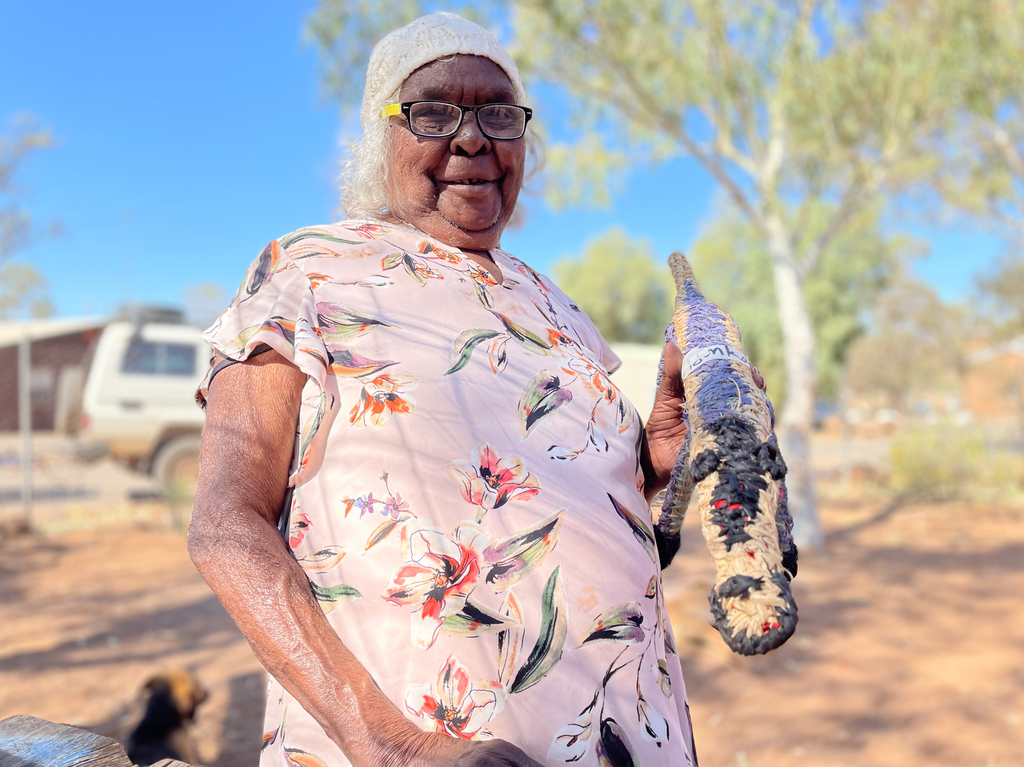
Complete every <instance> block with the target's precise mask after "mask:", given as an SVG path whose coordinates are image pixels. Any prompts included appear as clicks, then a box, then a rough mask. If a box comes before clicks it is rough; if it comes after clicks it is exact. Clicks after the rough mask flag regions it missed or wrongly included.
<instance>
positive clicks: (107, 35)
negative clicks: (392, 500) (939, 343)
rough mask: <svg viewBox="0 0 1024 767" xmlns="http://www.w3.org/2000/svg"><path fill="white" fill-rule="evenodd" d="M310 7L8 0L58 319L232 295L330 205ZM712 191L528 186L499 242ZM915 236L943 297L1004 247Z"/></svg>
mask: <svg viewBox="0 0 1024 767" xmlns="http://www.w3.org/2000/svg"><path fill="white" fill-rule="evenodd" d="M312 6H313V3H312V1H311V0H277V2H273V3H242V2H238V1H237V0H231V1H230V2H228V1H225V2H218V3H211V2H203V3H199V2H194V1H193V0H187V1H182V2H178V3H174V4H168V3H138V2H127V1H126V0H121V1H120V2H103V3H70V2H66V0H65V1H64V2H56V1H55V0H31V1H30V0H6V2H4V3H2V4H0V29H2V30H3V41H4V44H3V45H2V46H0V124H3V123H6V122H7V121H9V120H10V119H11V118H12V117H13V116H14V114H15V113H17V112H19V111H27V112H31V113H33V114H35V115H36V116H37V117H38V118H39V120H40V121H41V122H42V123H43V124H44V125H46V126H49V127H50V128H52V130H53V131H54V133H55V135H56V138H57V143H56V146H55V147H54V148H53V149H50V150H48V151H46V152H42V153H39V154H37V155H35V156H33V157H32V158H31V160H30V161H29V162H28V164H27V165H26V166H25V167H24V169H23V172H22V173H21V174H20V176H19V181H20V183H21V185H23V186H25V187H27V188H28V194H27V196H26V197H25V198H24V201H23V202H24V206H25V207H26V208H27V209H28V210H29V211H30V212H31V213H32V214H33V216H34V217H35V218H36V219H37V220H38V221H40V222H41V223H46V222H48V221H51V220H59V221H60V222H61V223H62V225H63V228H64V234H63V235H62V236H60V237H59V238H56V239H53V240H50V241H47V242H42V243H39V244H37V245H35V246H33V247H32V248H30V249H29V250H26V251H23V252H22V253H21V254H20V258H21V259H23V260H25V261H29V262H31V263H33V264H34V265H35V266H36V267H37V268H38V269H39V270H40V271H41V272H42V273H43V274H44V275H45V276H46V278H47V280H48V281H49V284H50V289H51V294H52V297H53V300H54V303H55V309H56V313H57V314H58V315H64V316H73V315H80V314H92V313H106V312H111V311H114V310H115V309H116V307H117V306H118V305H119V304H121V303H124V302H153V303H163V304H180V303H181V300H182V295H183V291H184V290H185V289H186V288H187V287H188V286H190V285H196V284H198V283H213V284H217V285H220V286H222V287H223V290H224V292H225V294H226V295H230V294H231V293H233V292H234V289H235V287H236V285H237V284H238V282H239V281H240V279H241V277H242V275H243V273H244V271H245V267H246V266H247V265H248V263H249V261H250V260H251V259H252V258H253V257H254V256H255V255H256V254H257V253H258V252H259V250H260V249H261V248H262V246H263V245H264V244H265V243H266V241H268V240H269V239H271V238H273V237H276V236H278V235H281V234H283V233H285V232H288V231H291V230H293V229H297V228H299V227H301V226H306V225H310V224H316V223H323V222H326V221H330V220H332V219H333V218H334V211H335V208H336V205H337V192H336V184H335V176H336V169H337V167H338V163H339V160H340V157H341V150H340V149H339V141H338V135H339V132H340V129H341V118H340V115H339V113H338V109H337V108H336V106H335V105H334V104H332V103H330V102H328V101H326V100H325V99H324V98H323V96H322V94H321V92H320V89H319V80H318V70H317V57H316V53H315V51H314V50H313V49H312V48H310V47H306V46H305V45H304V44H303V42H302V23H303V19H304V18H305V16H306V15H307V14H308V13H309V11H310V10H311V8H312ZM534 107H535V108H536V109H537V111H538V112H542V111H543V109H544V107H545V104H544V103H543V102H540V103H534ZM3 128H6V125H3ZM715 199H716V188H715V185H714V184H713V183H712V182H711V180H710V179H709V178H708V177H707V176H706V175H705V174H703V172H701V171H700V170H699V169H698V168H696V167H695V165H694V164H693V163H692V162H690V161H688V160H685V159H681V160H676V161H673V162H671V163H668V164H666V165H663V166H660V167H651V168H647V167H644V168H638V169H636V170H635V172H633V173H632V174H631V176H630V178H629V179H628V181H627V183H626V185H625V188H624V189H623V192H622V194H621V195H619V196H618V197H617V198H616V199H615V201H614V202H613V204H612V206H611V208H610V209H609V210H597V211H595V210H578V209H572V210H565V211H562V212H559V213H556V212H553V211H551V210H550V209H548V208H547V207H546V206H545V205H544V203H543V202H542V201H541V200H539V199H537V198H527V199H526V200H525V201H524V203H525V205H526V206H527V216H526V223H525V225H524V226H523V227H522V228H520V229H517V230H515V231H509V232H506V234H505V238H504V241H503V245H504V247H505V248H506V249H507V250H509V251H511V252H513V253H516V254H517V255H519V256H521V257H523V258H524V259H526V260H527V261H529V262H530V263H532V264H534V265H535V266H536V267H538V268H540V269H542V270H543V269H546V268H548V266H549V265H550V263H551V262H552V261H553V260H554V259H556V258H557V257H559V256H561V255H564V254H571V253H577V252H579V251H580V250H581V249H582V246H583V244H584V243H585V242H586V241H587V240H588V239H589V238H591V237H593V236H595V235H597V234H599V233H601V232H602V231H604V230H605V229H607V228H608V227H610V226H615V225H618V226H621V227H623V228H624V229H626V230H627V231H629V232H632V233H635V234H636V235H637V236H641V237H646V238H648V239H650V240H651V241H652V242H653V243H654V245H655V247H656V249H657V252H658V255H659V256H660V257H664V256H667V254H668V253H669V252H671V251H672V250H675V249H678V248H682V249H684V250H685V249H686V248H688V247H689V246H690V245H691V244H692V242H693V241H694V239H695V237H696V235H697V233H698V232H699V230H700V227H701V224H702V221H704V220H705V219H706V218H707V216H709V215H710V213H711V212H712V210H713V207H714V200H715ZM914 234H915V235H916V236H917V237H920V238H923V239H924V240H925V241H926V242H927V243H928V244H929V245H930V247H931V252H930V255H929V256H928V257H926V258H923V259H921V260H919V261H918V262H917V263H916V264H915V267H914V268H915V270H916V272H917V273H918V275H919V276H921V277H922V278H923V279H925V280H926V281H927V282H929V283H930V284H931V285H933V286H934V287H935V288H936V289H937V290H938V291H939V292H940V294H941V295H942V296H943V297H944V298H946V299H949V300H959V299H961V298H963V297H965V296H966V294H967V292H968V291H969V290H970V287H971V284H972V280H973V276H974V275H975V274H976V273H977V272H978V270H980V269H983V268H985V267H986V266H987V265H988V264H989V263H991V261H992V259H993V257H994V256H996V255H998V253H999V252H1000V251H1001V245H1000V243H999V241H998V240H996V239H994V238H992V237H989V236H984V235H982V234H980V233H978V232H976V231H972V230H971V229H970V228H968V227H965V226H950V227H945V228H937V229H934V230H927V231H926V230H922V229H920V228H917V229H916V230H915V231H914Z"/></svg>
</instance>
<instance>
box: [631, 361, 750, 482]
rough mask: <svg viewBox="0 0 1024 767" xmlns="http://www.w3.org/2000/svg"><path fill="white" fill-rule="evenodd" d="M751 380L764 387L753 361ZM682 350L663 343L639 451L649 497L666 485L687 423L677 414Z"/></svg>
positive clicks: (679, 408) (678, 412) (680, 389)
mask: <svg viewBox="0 0 1024 767" xmlns="http://www.w3.org/2000/svg"><path fill="white" fill-rule="evenodd" d="M750 370H751V372H752V373H753V374H754V383H755V384H757V385H758V386H759V387H760V388H761V389H764V388H765V383H764V378H763V377H762V376H761V373H760V372H759V371H758V369H757V368H756V367H754V366H753V365H751V366H750ZM682 372H683V354H682V352H680V351H679V347H678V346H676V345H675V344H674V343H672V342H671V341H670V342H668V343H667V344H665V366H664V367H663V368H662V376H661V384H659V386H658V391H657V393H656V394H655V395H654V407H653V408H651V417H650V418H648V419H647V424H646V427H645V429H646V434H645V437H644V443H643V445H642V450H641V454H640V463H641V466H642V468H643V472H644V495H645V496H646V497H647V500H648V501H651V500H652V499H653V498H654V496H655V495H657V494H658V493H659V492H660V491H661V490H663V489H664V488H665V487H666V486H667V485H668V477H669V474H671V473H672V468H673V467H674V466H675V464H676V457H677V456H678V455H679V451H680V450H682V449H683V444H684V443H685V441H686V424H684V423H683V421H682V419H681V418H680V414H681V412H682V408H683V379H682Z"/></svg>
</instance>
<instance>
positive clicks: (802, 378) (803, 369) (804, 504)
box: [769, 222, 825, 549]
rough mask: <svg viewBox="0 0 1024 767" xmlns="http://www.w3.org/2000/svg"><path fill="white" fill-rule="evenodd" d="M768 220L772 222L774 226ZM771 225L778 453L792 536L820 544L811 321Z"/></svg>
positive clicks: (783, 244)
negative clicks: (782, 393)
mask: <svg viewBox="0 0 1024 767" xmlns="http://www.w3.org/2000/svg"><path fill="white" fill-rule="evenodd" d="M772 223H774V224H775V225H774V226H773V225H772ZM772 223H770V224H769V231H770V232H771V237H770V242H769V247H770V248H771V253H772V261H773V265H774V277H775V298H776V303H777V305H778V311H779V321H780V323H781V325H782V340H783V346H784V351H785V357H786V400H785V402H784V403H783V405H782V413H781V419H780V421H779V426H780V427H781V428H780V429H779V439H780V440H781V447H782V455H783V457H784V458H785V459H786V465H787V466H788V467H789V473H788V474H787V476H786V487H787V490H788V492H789V510H790V513H791V514H792V515H793V538H794V540H795V541H796V544H797V546H798V547H800V548H805V549H813V548H816V547H819V546H821V545H822V544H823V543H824V540H825V538H824V534H823V533H822V529H821V522H820V520H819V519H818V502H817V498H816V494H815V492H814V473H813V471H812V469H811V449H810V448H811V430H812V428H813V425H814V403H815V397H816V389H817V373H816V366H815V346H816V342H815V337H814V324H813V323H812V321H811V315H810V312H809V311H808V309H807V301H806V299H805V297H804V291H803V279H802V278H801V276H800V274H799V272H798V271H797V268H796V264H795V262H794V260H793V256H792V253H791V251H790V247H789V242H788V240H787V238H786V236H785V232H784V230H783V228H782V225H781V223H780V222H772Z"/></svg>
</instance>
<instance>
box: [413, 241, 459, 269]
mask: <svg viewBox="0 0 1024 767" xmlns="http://www.w3.org/2000/svg"><path fill="white" fill-rule="evenodd" d="M418 249H419V252H420V253H422V254H423V255H424V256H427V257H428V258H439V259H441V260H442V261H447V262H448V263H449V264H460V263H462V258H461V257H460V256H457V255H455V254H454V253H449V252H448V251H447V250H444V249H442V248H438V247H435V246H434V245H433V243H429V242H421V243H420V244H419V246H418Z"/></svg>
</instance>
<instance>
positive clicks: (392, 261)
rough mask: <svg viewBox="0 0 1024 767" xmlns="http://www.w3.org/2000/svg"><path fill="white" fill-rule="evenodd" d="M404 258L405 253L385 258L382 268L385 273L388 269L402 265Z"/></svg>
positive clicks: (393, 254)
mask: <svg viewBox="0 0 1024 767" xmlns="http://www.w3.org/2000/svg"><path fill="white" fill-rule="evenodd" d="M404 258H405V253H392V254H391V255H389V256H384V258H383V259H381V262H380V266H381V268H382V269H384V270H385V271H387V270H388V269H394V268H395V267H396V266H399V265H401V263H402V260H403V259H404Z"/></svg>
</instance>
